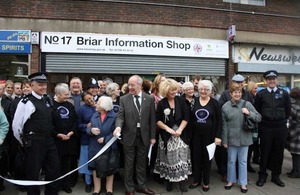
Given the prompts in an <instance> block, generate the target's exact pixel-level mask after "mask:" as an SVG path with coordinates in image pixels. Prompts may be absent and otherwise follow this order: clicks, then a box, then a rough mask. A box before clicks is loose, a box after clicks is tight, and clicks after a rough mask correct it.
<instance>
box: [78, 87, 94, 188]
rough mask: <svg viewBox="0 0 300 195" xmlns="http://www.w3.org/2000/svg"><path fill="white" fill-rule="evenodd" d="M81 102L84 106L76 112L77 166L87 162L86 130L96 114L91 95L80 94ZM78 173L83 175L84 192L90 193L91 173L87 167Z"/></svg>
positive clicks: (87, 143) (88, 140)
mask: <svg viewBox="0 0 300 195" xmlns="http://www.w3.org/2000/svg"><path fill="white" fill-rule="evenodd" d="M82 100H83V102H84V104H83V105H82V106H80V108H79V110H78V129H79V133H80V135H79V136H80V157H79V166H81V165H83V164H85V163H86V162H87V161H88V146H89V143H90V135H88V134H87V129H89V128H90V127H91V123H90V120H91V117H92V115H93V114H94V113H95V112H96V103H95V101H94V98H93V95H92V94H90V93H88V92H83V93H82ZM79 173H81V174H84V175H85V183H86V186H85V191H86V192H87V193H90V192H91V191H92V174H93V173H92V171H91V170H89V169H88V166H84V167H82V168H80V169H79Z"/></svg>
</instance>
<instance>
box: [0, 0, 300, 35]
mask: <svg viewBox="0 0 300 195" xmlns="http://www.w3.org/2000/svg"><path fill="white" fill-rule="evenodd" d="M127 2H128V1H127ZM129 2H130V3H124V2H121V1H119V2H103V1H101V2H100V1H99V2H97V1H84V0H81V1H80V0H31V1H24V0H1V3H0V17H15V18H41V19H54V20H78V21H79V20H83V21H102V22H103V21H106V22H125V23H143V24H163V25H174V26H191V27H204V28H217V29H227V28H228V26H229V25H231V24H235V25H236V29H237V30H239V31H252V32H267V33H278V34H287V35H300V1H299V0H285V1H282V0H266V6H252V5H242V4H230V3H224V2H223V0H198V1H195V0H185V1H182V0H148V1H147V0H132V1H129ZM183 2H184V5H183ZM230 10H232V11H230ZM233 10H235V11H233ZM252 12H253V13H254V14H252ZM265 14H266V15H265ZM297 17H298V18H297Z"/></svg>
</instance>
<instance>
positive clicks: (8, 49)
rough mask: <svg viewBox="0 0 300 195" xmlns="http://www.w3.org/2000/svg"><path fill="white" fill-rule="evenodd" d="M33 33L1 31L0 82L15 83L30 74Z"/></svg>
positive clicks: (26, 31) (27, 31)
mask: <svg viewBox="0 0 300 195" xmlns="http://www.w3.org/2000/svg"><path fill="white" fill-rule="evenodd" d="M30 36H31V31H29V30H0V80H1V81H3V82H5V81H6V80H12V81H14V82H16V81H21V80H23V79H24V78H27V75H28V74H29V72H30V66H29V65H30V54H31V52H32V49H31V41H30Z"/></svg>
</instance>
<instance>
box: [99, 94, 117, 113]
mask: <svg viewBox="0 0 300 195" xmlns="http://www.w3.org/2000/svg"><path fill="white" fill-rule="evenodd" d="M100 101H101V104H100ZM97 105H99V106H100V107H101V108H103V109H104V110H105V111H110V110H112V109H113V102H112V99H111V97H108V96H101V97H100V98H99V100H98V102H97Z"/></svg>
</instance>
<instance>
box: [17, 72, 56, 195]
mask: <svg viewBox="0 0 300 195" xmlns="http://www.w3.org/2000/svg"><path fill="white" fill-rule="evenodd" d="M28 78H29V79H30V81H36V82H38V83H45V82H47V74H46V73H40V72H39V73H34V74H32V75H29V76H28ZM52 107H53V103H52V99H51V98H50V97H49V96H48V95H43V96H41V95H39V94H37V93H36V92H35V91H34V90H33V91H32V94H29V95H27V96H26V97H25V98H23V99H22V100H21V101H20V102H19V104H18V106H17V109H16V112H15V115H14V120H13V131H14V135H15V137H16V139H17V140H18V141H19V142H20V143H21V144H22V145H23V146H24V148H25V159H26V168H25V169H26V179H27V180H38V179H39V175H40V171H41V169H42V168H43V169H44V170H45V180H46V181H51V180H54V179H56V178H58V177H59V174H60V163H59V157H58V153H57V149H56V145H55V142H54V139H53V137H52V136H51V132H52V131H53V129H52V117H51V113H52V110H53V108H52ZM58 190H59V189H58V184H57V182H54V183H51V184H48V185H46V187H45V194H46V195H57V194H58ZM27 194H28V195H39V194H40V189H39V187H38V186H29V187H28V189H27Z"/></svg>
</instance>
